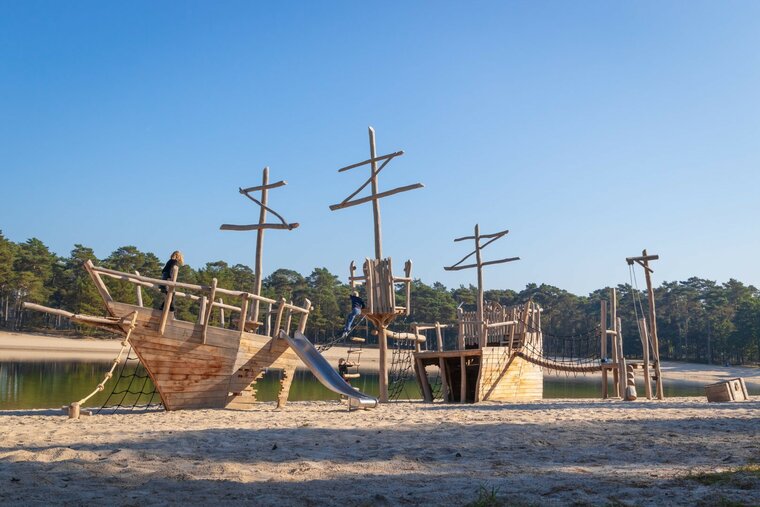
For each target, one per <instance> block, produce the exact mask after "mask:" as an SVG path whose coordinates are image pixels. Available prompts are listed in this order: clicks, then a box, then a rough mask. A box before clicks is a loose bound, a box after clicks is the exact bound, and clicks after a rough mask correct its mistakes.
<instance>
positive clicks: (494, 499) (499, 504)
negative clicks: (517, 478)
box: [465, 485, 506, 507]
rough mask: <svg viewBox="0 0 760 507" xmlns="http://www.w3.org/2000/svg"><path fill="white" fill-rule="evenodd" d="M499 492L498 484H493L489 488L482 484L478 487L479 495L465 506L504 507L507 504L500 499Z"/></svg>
mask: <svg viewBox="0 0 760 507" xmlns="http://www.w3.org/2000/svg"><path fill="white" fill-rule="evenodd" d="M498 493H499V488H497V487H496V486H491V489H488V488H487V487H485V486H483V485H480V486H479V487H478V497H477V498H476V499H475V500H473V501H472V502H470V503H468V504H467V505H466V506H465V507H503V506H504V505H506V504H505V503H504V502H503V501H501V500H499V497H498V496H497V495H498Z"/></svg>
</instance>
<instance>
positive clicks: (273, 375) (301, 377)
mask: <svg viewBox="0 0 760 507" xmlns="http://www.w3.org/2000/svg"><path fill="white" fill-rule="evenodd" d="M110 366H111V363H110V362H107V361H106V362H101V361H95V362H73V361H72V362H68V361H6V362H0V410H12V409H30V408H55V407H60V406H63V405H68V404H69V403H71V402H73V401H77V400H79V399H81V398H83V397H84V396H86V395H87V394H89V393H90V392H92V390H93V389H94V388H95V386H96V385H97V384H98V383H99V382H100V381H101V380H103V375H104V374H105V373H106V372H107V371H108V369H109V368H110ZM125 373H131V370H130V369H127V370H126V371H125ZM114 380H115V379H114ZM279 380H280V378H279V372H277V371H272V372H269V373H267V374H266V375H265V376H264V378H263V379H261V380H260V381H259V383H258V396H259V399H260V400H262V401H274V400H275V398H276V396H277V390H278V388H279ZM113 382H114V381H113V380H112V381H111V383H108V384H106V389H105V391H103V392H101V393H98V394H96V395H95V396H94V397H93V398H91V399H90V401H88V402H87V406H91V407H100V406H101V405H102V404H103V403H104V402H105V401H106V399H107V398H108V395H109V394H110V393H111V391H112V390H113V385H114V384H113ZM135 382H137V383H133V385H132V386H128V385H126V384H125V383H124V380H123V379H122V383H120V384H118V386H117V389H116V390H117V391H119V390H125V389H129V390H131V391H133V392H139V391H140V390H141V387H142V385H140V384H139V382H143V383H146V386H145V389H144V390H147V391H149V390H150V387H151V386H150V385H149V384H147V383H149V382H150V379H148V380H147V381H146V380H139V381H138V380H136V381H135ZM351 383H352V385H353V386H354V387H356V388H357V389H359V390H360V391H362V392H364V393H367V394H369V395H372V396H377V395H378V391H379V387H378V375H377V374H364V375H362V376H361V377H360V378H358V379H354V380H352V381H351ZM610 389H611V385H610ZM637 391H638V393H639V397H640V398H641V397H643V394H644V387H643V385H642V384H641V383H638V384H637ZM758 391H760V390H758V389H750V394H751V395H757V394H760V392H758ZM600 395H601V385H600V383H599V381H598V380H596V381H595V380H594V379H592V378H589V377H583V376H579V377H572V376H570V377H565V376H555V375H545V376H544V398H599V397H600ZM665 395H666V396H704V390H703V388H702V385H701V384H697V383H675V382H667V381H666V382H665ZM337 398H338V395H337V394H335V393H333V392H332V391H330V390H328V389H327V388H325V387H324V386H323V385H322V384H320V383H319V382H318V381H317V380H316V379H315V378H314V376H313V375H312V374H311V372H309V371H308V370H298V371H297V372H296V375H295V377H294V379H293V384H292V387H291V391H290V400H292V401H305V400H335V399H337ZM419 398H421V395H420V392H419V389H418V388H417V383H416V382H414V381H408V382H406V383H405V384H404V386H403V390H402V392H401V395H400V399H404V400H405V399H419ZM148 399H149V397H146V396H143V397H138V396H137V395H128V396H127V397H126V398H125V399H124V400H123V401H122V404H124V405H130V406H131V405H132V404H133V403H137V404H139V405H143V404H146V403H147V402H148ZM155 401H156V400H154V402H155ZM113 402H114V400H111V401H110V402H109V404H112V403H113Z"/></svg>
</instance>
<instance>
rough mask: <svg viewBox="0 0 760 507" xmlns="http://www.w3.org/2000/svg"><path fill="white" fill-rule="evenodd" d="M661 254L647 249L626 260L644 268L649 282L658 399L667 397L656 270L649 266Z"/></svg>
mask: <svg viewBox="0 0 760 507" xmlns="http://www.w3.org/2000/svg"><path fill="white" fill-rule="evenodd" d="M659 258H660V256H659V255H649V254H647V251H646V249H644V250H642V252H641V256H639V257H627V258H626V259H625V260H626V262H627V263H628V265H629V266H631V265H633V263H634V262H635V263H636V264H638V265H639V266H641V267H642V268H644V276H645V277H646V283H647V301H648V303H649V340H648V341H649V346H650V347H652V360H653V361H654V374H655V377H656V378H655V383H656V392H657V394H656V396H657V399H658V400H662V399H665V393H664V389H663V384H662V369H661V368H660V341H659V338H658V336H657V311H656V309H655V301H654V289H653V288H652V276H651V274H652V273H654V270H653V269H652V268H650V267H649V261H656V260H658V259H659Z"/></svg>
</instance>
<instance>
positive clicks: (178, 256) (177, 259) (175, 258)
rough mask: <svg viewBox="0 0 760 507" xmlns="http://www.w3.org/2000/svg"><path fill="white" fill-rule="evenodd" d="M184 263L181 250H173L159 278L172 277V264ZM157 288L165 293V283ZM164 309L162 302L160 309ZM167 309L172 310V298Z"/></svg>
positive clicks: (180, 264) (182, 264)
mask: <svg viewBox="0 0 760 507" xmlns="http://www.w3.org/2000/svg"><path fill="white" fill-rule="evenodd" d="M184 264H185V258H184V257H183V256H182V252H180V251H179V250H175V251H174V252H172V255H171V257H170V258H169V260H168V261H167V262H166V265H165V266H164V269H162V270H161V280H171V277H172V269H174V266H178V267H179V266H184ZM158 290H160V291H161V292H162V293H163V294H166V285H159V286H158ZM163 309H164V303H161V310H163ZM169 311H170V312H173V311H174V300H173V299H172V303H171V306H169Z"/></svg>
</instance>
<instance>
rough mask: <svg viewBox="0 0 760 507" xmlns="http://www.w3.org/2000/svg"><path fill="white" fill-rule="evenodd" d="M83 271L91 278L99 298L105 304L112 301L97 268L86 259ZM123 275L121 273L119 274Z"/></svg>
mask: <svg viewBox="0 0 760 507" xmlns="http://www.w3.org/2000/svg"><path fill="white" fill-rule="evenodd" d="M84 269H86V270H87V273H89V275H90V278H92V281H93V282H95V288H96V289H98V293H99V294H100V297H101V298H103V301H105V302H106V303H108V302H110V301H113V298H112V297H111V294H110V293H109V292H108V287H106V284H105V283H103V279H102V278H100V274H99V273H98V271H99V268H96V267H95V266H94V265H93V263H92V261H91V260H90V259H87V260H86V261H85V262H84ZM119 274H123V273H119Z"/></svg>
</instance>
